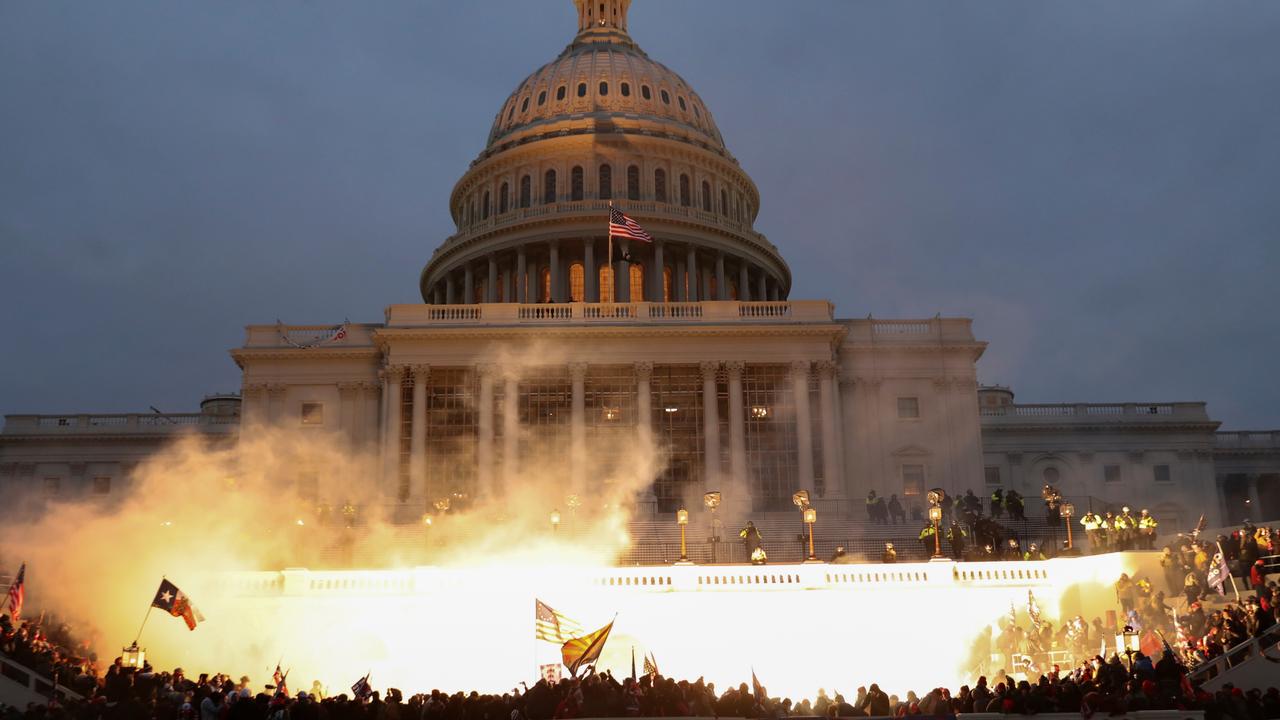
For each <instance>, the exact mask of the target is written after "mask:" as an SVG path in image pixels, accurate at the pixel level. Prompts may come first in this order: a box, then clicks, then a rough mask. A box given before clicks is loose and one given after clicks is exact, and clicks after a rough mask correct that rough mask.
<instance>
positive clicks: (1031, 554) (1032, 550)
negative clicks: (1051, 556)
mask: <svg viewBox="0 0 1280 720" xmlns="http://www.w3.org/2000/svg"><path fill="white" fill-rule="evenodd" d="M1022 559H1023V560H1047V559H1048V558H1046V557H1045V556H1044V553H1042V552H1040V548H1039V547H1038V546H1037V545H1036V544H1035V543H1031V545H1029V546H1028V547H1027V551H1026V552H1024V553H1022Z"/></svg>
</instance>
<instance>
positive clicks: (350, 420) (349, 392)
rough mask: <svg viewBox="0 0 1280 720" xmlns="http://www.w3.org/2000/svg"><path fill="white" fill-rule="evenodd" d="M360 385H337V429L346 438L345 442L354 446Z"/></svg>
mask: <svg viewBox="0 0 1280 720" xmlns="http://www.w3.org/2000/svg"><path fill="white" fill-rule="evenodd" d="M359 402H360V383H358V382H340V383H338V429H339V430H340V431H341V432H342V434H343V435H344V436H346V438H347V442H348V443H350V444H351V445H355V444H356V443H357V442H358V439H357V437H356V432H357V430H358V428H359V421H358V420H357V419H356V418H358V417H359V410H360V408H359Z"/></svg>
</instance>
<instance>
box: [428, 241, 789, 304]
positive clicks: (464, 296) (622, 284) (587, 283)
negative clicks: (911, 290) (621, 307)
mask: <svg viewBox="0 0 1280 720" xmlns="http://www.w3.org/2000/svg"><path fill="white" fill-rule="evenodd" d="M561 242H562V241H559V240H551V241H549V242H547V243H546V244H545V245H542V244H541V243H539V244H537V245H533V246H532V247H534V248H536V249H537V252H536V256H537V259H538V260H541V259H542V258H543V257H545V258H546V259H547V267H548V269H549V270H550V274H551V298H550V299H551V302H557V303H559V302H569V300H570V292H569V291H570V288H569V285H568V272H567V270H568V265H569V262H566V258H565V256H564V255H563V254H562V253H561ZM564 242H565V244H572V245H573V246H575V247H580V250H581V252H580V254H578V255H577V256H575V257H574V258H573V261H577V260H578V259H579V258H580V259H581V262H582V266H583V276H584V278H583V279H584V282H583V296H584V301H585V302H600V297H601V295H602V293H601V292H600V287H599V278H600V266H601V264H597V262H596V257H595V245H596V243H597V242H598V241H597V240H583V241H581V244H580V245H579V244H578V243H577V242H574V243H569V242H568V241H564ZM615 245H616V247H615V248H614V252H613V255H614V259H613V278H614V295H613V296H614V297H615V298H618V299H619V300H620V301H622V302H625V301H627V299H628V298H630V297H631V272H630V267H629V264H628V263H627V262H626V261H625V260H623V259H622V258H623V257H624V256H625V255H626V254H627V253H630V254H631V255H632V256H633V257H641V258H642V262H643V264H644V266H645V270H646V272H645V283H646V285H647V287H646V288H644V294H643V297H644V298H645V300H647V301H650V302H661V301H662V300H663V299H664V298H665V292H664V290H665V288H664V285H665V282H664V277H663V276H664V272H663V271H664V270H665V269H666V268H667V267H670V268H671V273H672V288H671V297H670V300H671V301H673V302H697V301H699V300H730V299H732V298H731V297H730V290H729V282H728V279H729V277H728V275H727V273H728V266H727V259H726V257H725V254H724V253H723V252H720V251H716V253H715V255H714V259H713V260H712V261H711V262H710V263H704V264H703V265H702V266H701V268H699V252H698V249H697V248H696V247H694V246H692V245H689V246H688V247H687V248H686V249H685V252H684V254H683V257H681V256H680V254H678V253H673V254H672V257H671V258H670V259H668V258H667V253H666V248H665V246H664V243H663V241H662V240H655V241H654V242H653V243H652V245H651V246H649V247H650V248H651V249H650V250H649V251H648V252H643V251H642V250H641V248H642V247H645V244H642V243H634V242H629V241H625V240H619V241H617V242H616V243H615ZM529 247H530V246H526V245H522V246H520V247H518V248H516V250H515V253H514V254H513V255H512V254H507V255H503V256H501V257H500V256H499V254H498V253H490V254H489V255H487V256H486V257H485V258H484V260H483V261H481V263H480V265H481V268H482V269H483V271H484V277H485V278H486V279H487V280H486V282H485V285H484V297H483V298H481V300H482V301H483V302H486V303H496V302H498V297H499V292H498V287H499V278H501V279H502V293H501V297H502V299H503V301H504V302H510V303H535V302H538V301H539V298H540V297H541V292H542V288H541V285H540V282H541V276H540V273H539V269H540V264H539V263H538V262H530V258H529V253H528V248H529ZM606 262H607V260H606ZM733 262H734V265H735V267H736V269H737V283H738V299H739V300H742V301H750V300H770V301H777V300H781V299H783V298H782V297H781V292H782V291H781V289H780V288H779V286H778V283H777V282H776V281H775V280H774V279H773V278H771V277H770V276H769V273H768V272H767V271H766V270H765V269H764V268H761V267H758V266H755V265H753V264H752V263H751V262H750V261H749V260H748V259H746V258H736V259H734V260H733ZM476 265H477V263H475V262H467V263H465V264H464V265H463V266H462V267H461V268H460V269H455V270H453V271H451V272H450V273H448V274H447V275H445V277H444V279H443V280H441V281H439V282H437V283H436V284H435V286H434V287H433V288H432V292H431V302H432V304H435V305H459V304H461V305H469V304H471V303H472V302H473V300H474V299H475V288H476V270H477V267H476ZM713 279H714V292H713V291H712V287H713V283H712V280H713Z"/></svg>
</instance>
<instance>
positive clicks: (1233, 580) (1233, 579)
mask: <svg viewBox="0 0 1280 720" xmlns="http://www.w3.org/2000/svg"><path fill="white" fill-rule="evenodd" d="M1214 545H1217V546H1218V555H1220V556H1221V557H1222V567H1224V568H1226V569H1227V577H1229V578H1231V590H1232V591H1233V592H1235V594H1236V602H1240V588H1239V587H1238V586H1237V585H1236V574H1235V573H1233V572H1231V567H1230V566H1229V565H1227V554H1226V553H1224V552H1222V543H1220V542H1218V541H1216V540H1215V541H1214Z"/></svg>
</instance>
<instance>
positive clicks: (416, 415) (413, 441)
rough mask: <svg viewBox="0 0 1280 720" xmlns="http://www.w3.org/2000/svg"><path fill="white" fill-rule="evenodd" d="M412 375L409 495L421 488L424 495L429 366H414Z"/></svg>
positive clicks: (411, 369)
mask: <svg viewBox="0 0 1280 720" xmlns="http://www.w3.org/2000/svg"><path fill="white" fill-rule="evenodd" d="M410 371H411V372H412V373H413V427H412V430H411V432H410V434H409V494H410V495H411V496H412V495H413V494H414V491H415V490H416V489H419V488H421V490H422V492H423V493H424V494H425V493H426V475H427V383H428V382H429V381H430V378H431V367H430V366H429V365H414V366H413V367H412V368H410Z"/></svg>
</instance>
